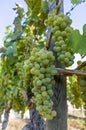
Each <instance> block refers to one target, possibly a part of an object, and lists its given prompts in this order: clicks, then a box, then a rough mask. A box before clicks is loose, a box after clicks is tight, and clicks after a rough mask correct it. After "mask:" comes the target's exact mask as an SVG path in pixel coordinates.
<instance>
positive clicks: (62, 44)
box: [45, 13, 74, 67]
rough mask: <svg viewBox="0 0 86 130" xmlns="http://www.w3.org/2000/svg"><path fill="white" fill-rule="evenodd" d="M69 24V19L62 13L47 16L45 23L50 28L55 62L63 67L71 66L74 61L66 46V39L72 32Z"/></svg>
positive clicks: (71, 52) (69, 49)
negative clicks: (55, 55)
mask: <svg viewBox="0 0 86 130" xmlns="http://www.w3.org/2000/svg"><path fill="white" fill-rule="evenodd" d="M71 22H72V21H71V19H70V18H69V17H68V16H66V15H64V14H63V13H60V14H58V15H55V14H49V15H48V19H47V20H46V21H45V24H46V25H47V26H50V27H51V28H52V29H51V32H52V34H53V36H52V40H53V41H54V42H55V44H54V48H53V50H54V52H56V54H57V60H58V61H59V62H60V63H61V64H62V65H63V66H65V67H68V66H71V65H72V64H73V59H74V55H73V54H74V52H73V50H72V49H71V48H69V46H68V42H69V40H68V39H69V36H70V34H71V32H72V31H73V29H72V27H71V26H70V25H71Z"/></svg>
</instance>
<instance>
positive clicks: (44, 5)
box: [41, 0, 48, 13]
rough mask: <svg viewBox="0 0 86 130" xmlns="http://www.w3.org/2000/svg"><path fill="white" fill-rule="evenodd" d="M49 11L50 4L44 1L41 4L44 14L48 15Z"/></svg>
mask: <svg viewBox="0 0 86 130" xmlns="http://www.w3.org/2000/svg"><path fill="white" fill-rule="evenodd" d="M47 9H48V2H47V0H43V1H42V2H41V10H42V12H43V13H46V12H47Z"/></svg>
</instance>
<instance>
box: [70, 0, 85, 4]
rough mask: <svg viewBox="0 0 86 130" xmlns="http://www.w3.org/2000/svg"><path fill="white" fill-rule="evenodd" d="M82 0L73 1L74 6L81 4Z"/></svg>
mask: <svg viewBox="0 0 86 130" xmlns="http://www.w3.org/2000/svg"><path fill="white" fill-rule="evenodd" d="M81 2H82V0H71V3H72V4H81Z"/></svg>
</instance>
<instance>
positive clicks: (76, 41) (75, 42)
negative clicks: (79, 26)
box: [68, 25, 86, 55]
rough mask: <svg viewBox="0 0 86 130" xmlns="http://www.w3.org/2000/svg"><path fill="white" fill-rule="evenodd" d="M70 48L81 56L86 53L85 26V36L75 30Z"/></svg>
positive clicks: (70, 40) (85, 32)
mask: <svg viewBox="0 0 86 130" xmlns="http://www.w3.org/2000/svg"><path fill="white" fill-rule="evenodd" d="M68 44H69V46H70V47H71V48H73V49H74V50H75V52H76V53H80V54H81V55H83V54H85V53H86V25H84V26H83V34H82V35H81V34H80V32H79V30H74V31H73V32H72V34H71V36H70V37H69V43H68Z"/></svg>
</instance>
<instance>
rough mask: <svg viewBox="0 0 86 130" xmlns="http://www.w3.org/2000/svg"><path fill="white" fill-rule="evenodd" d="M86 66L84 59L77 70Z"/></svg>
mask: <svg viewBox="0 0 86 130" xmlns="http://www.w3.org/2000/svg"><path fill="white" fill-rule="evenodd" d="M85 66H86V61H84V62H83V63H82V64H81V65H79V66H78V67H77V68H76V69H75V70H80V69H81V68H83V67H85Z"/></svg>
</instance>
